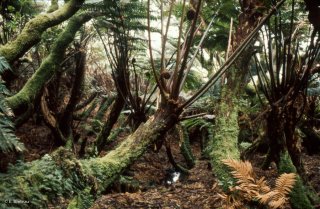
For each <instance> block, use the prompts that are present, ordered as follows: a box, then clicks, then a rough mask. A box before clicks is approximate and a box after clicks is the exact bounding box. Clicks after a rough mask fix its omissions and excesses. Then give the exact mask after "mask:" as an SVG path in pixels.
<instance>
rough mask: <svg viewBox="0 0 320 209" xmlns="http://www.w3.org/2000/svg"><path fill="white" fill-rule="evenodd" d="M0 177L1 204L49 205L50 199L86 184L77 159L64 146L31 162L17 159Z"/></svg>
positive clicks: (66, 194) (72, 191)
mask: <svg viewBox="0 0 320 209" xmlns="http://www.w3.org/2000/svg"><path fill="white" fill-rule="evenodd" d="M0 179H1V183H0V199H1V202H0V208H10V207H18V208H26V209H27V208H48V205H47V204H48V203H49V202H51V203H55V204H56V202H57V200H58V199H60V200H61V198H69V197H71V196H74V195H75V194H79V195H81V191H84V189H85V188H86V187H87V186H88V178H86V176H84V175H83V173H82V169H81V166H80V165H79V163H78V162H77V161H76V160H75V158H74V157H73V156H72V155H71V154H70V153H68V152H67V151H65V150H63V149H60V150H58V151H56V152H55V153H54V154H53V155H52V156H49V155H45V156H44V157H42V158H41V159H40V160H35V161H33V162H31V163H24V162H18V163H17V164H16V165H14V166H10V167H9V169H8V172H7V173H5V174H0ZM15 200H17V201H26V202H27V203H25V204H16V203H14V201H15Z"/></svg>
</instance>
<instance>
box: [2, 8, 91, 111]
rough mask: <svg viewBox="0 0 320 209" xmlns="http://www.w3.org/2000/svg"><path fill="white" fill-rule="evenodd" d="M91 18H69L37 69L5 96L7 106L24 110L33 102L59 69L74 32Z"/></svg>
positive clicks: (84, 14) (81, 15) (84, 15)
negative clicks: (9, 94)
mask: <svg viewBox="0 0 320 209" xmlns="http://www.w3.org/2000/svg"><path fill="white" fill-rule="evenodd" d="M52 14H53V13H52ZM91 18H92V14H87V13H81V14H79V15H76V16H74V17H72V18H71V19H70V21H69V23H68V25H67V26H66V28H65V29H64V31H63V32H61V33H60V35H59V36H58V38H57V40H56V41H55V42H54V44H53V46H52V49H51V51H50V54H49V55H48V57H46V58H45V60H44V61H43V62H42V63H41V65H40V67H39V68H38V69H37V71H36V72H35V73H34V74H33V75H32V77H31V78H30V79H29V80H28V81H27V83H26V84H25V85H24V86H23V88H22V89H21V90H20V91H19V92H18V93H16V94H15V95H13V96H11V97H9V98H7V102H8V104H9V106H10V107H11V108H12V109H13V110H14V111H15V112H18V113H21V112H24V111H25V109H27V107H30V105H32V104H33V102H34V100H35V98H36V97H37V96H38V95H39V94H40V93H41V90H42V89H43V87H44V85H45V84H46V82H47V81H48V80H49V79H50V78H51V77H52V76H53V75H54V73H55V72H56V71H57V69H59V67H60V64H61V62H62V61H63V59H64V53H65V50H66V48H67V47H68V46H69V44H70V43H71V42H72V41H73V39H74V36H75V34H76V32H77V31H78V30H79V29H80V28H81V26H82V25H83V24H84V23H85V22H87V21H89V20H90V19H91Z"/></svg>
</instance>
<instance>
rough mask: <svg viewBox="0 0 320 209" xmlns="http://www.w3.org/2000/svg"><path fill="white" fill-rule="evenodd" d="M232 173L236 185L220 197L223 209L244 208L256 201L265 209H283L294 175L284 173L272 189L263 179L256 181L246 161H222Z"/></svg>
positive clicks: (294, 180) (293, 182)
mask: <svg viewBox="0 0 320 209" xmlns="http://www.w3.org/2000/svg"><path fill="white" fill-rule="evenodd" d="M222 162H223V163H224V164H225V165H227V166H228V167H229V168H230V169H231V170H232V171H231V174H232V176H233V177H234V178H235V180H236V185H235V186H233V187H230V188H229V192H228V194H222V195H220V196H221V197H222V199H224V201H225V205H224V208H228V209H236V208H246V206H247V205H250V204H251V203H253V202H255V201H258V202H259V203H260V204H263V205H264V206H267V208H272V209H275V208H283V207H284V205H285V204H286V203H287V201H288V200H289V197H288V195H289V193H290V192H291V190H292V188H293V186H294V184H295V182H296V174H294V173H289V174H288V173H284V174H281V175H280V176H279V177H278V178H277V179H276V184H275V186H274V188H270V187H269V186H268V185H267V181H266V180H265V178H264V177H262V178H260V179H257V178H256V177H255V175H254V172H253V168H252V165H251V163H250V162H248V161H244V162H242V161H238V160H233V159H226V160H223V161H222Z"/></svg>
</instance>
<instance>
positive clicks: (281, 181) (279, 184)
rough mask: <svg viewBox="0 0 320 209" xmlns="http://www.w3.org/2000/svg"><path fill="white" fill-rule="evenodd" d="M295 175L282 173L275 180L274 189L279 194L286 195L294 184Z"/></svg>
mask: <svg viewBox="0 0 320 209" xmlns="http://www.w3.org/2000/svg"><path fill="white" fill-rule="evenodd" d="M296 180H297V175H296V174H294V173H283V174H281V176H279V177H278V178H277V180H276V188H275V190H277V191H278V192H279V193H281V194H284V195H287V194H289V193H290V192H291V190H292V188H293V186H294V184H295V183H296Z"/></svg>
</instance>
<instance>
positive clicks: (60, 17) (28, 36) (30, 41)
mask: <svg viewBox="0 0 320 209" xmlns="http://www.w3.org/2000/svg"><path fill="white" fill-rule="evenodd" d="M83 2H84V0H70V1H68V2H67V3H66V4H65V5H64V6H63V7H61V8H60V9H58V10H56V11H54V12H52V13H49V14H40V15H38V16H36V17H35V18H33V19H31V20H30V21H29V22H28V23H27V24H26V26H25V27H24V28H23V30H22V32H21V34H19V36H18V37H17V38H16V39H15V40H14V41H12V42H9V43H7V44H6V45H4V46H1V47H0V55H1V56H3V57H5V58H6V60H7V61H8V62H9V63H12V62H13V61H15V60H17V59H18V58H20V57H21V56H22V55H24V54H25V53H26V52H27V51H28V50H29V49H30V48H31V47H32V46H34V45H35V44H37V43H38V42H39V41H40V40H41V35H42V33H43V32H44V31H45V30H47V29H48V28H50V27H53V26H55V25H58V24H60V23H61V22H63V21H65V20H67V19H69V18H70V17H71V16H72V15H73V14H75V13H76V12H77V11H78V10H79V9H80V7H81V5H82V4H83Z"/></svg>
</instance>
